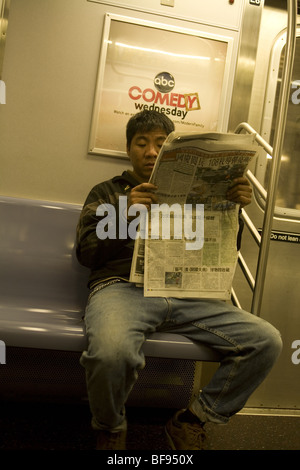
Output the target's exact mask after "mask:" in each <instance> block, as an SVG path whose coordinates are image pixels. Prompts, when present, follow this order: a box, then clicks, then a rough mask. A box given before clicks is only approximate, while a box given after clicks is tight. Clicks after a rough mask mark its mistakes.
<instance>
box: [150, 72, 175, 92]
mask: <svg viewBox="0 0 300 470" xmlns="http://www.w3.org/2000/svg"><path fill="white" fill-rule="evenodd" d="M154 85H155V88H156V89H157V90H158V91H160V92H161V93H169V91H171V90H173V88H174V86H175V80H174V77H173V75H171V74H170V73H168V72H160V73H158V74H157V75H156V77H155V79H154Z"/></svg>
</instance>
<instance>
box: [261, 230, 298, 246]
mask: <svg viewBox="0 0 300 470" xmlns="http://www.w3.org/2000/svg"><path fill="white" fill-rule="evenodd" d="M258 232H259V233H260V234H261V232H262V230H261V228H260V229H258ZM270 238H271V240H275V241H277V242H286V243H300V235H299V234H298V233H287V232H279V231H276V230H272V232H271V237H270Z"/></svg>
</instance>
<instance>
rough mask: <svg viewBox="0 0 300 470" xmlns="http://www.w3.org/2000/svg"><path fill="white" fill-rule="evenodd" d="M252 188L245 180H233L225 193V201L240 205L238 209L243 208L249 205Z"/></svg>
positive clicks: (241, 178)
mask: <svg viewBox="0 0 300 470" xmlns="http://www.w3.org/2000/svg"><path fill="white" fill-rule="evenodd" d="M251 198H252V188H251V186H250V183H249V181H248V179H247V178H245V177H240V178H236V179H235V180H233V184H232V186H231V188H229V190H228V192H227V199H228V200H229V201H232V202H235V203H236V204H240V207H241V208H242V207H245V206H247V205H248V204H250V203H251Z"/></svg>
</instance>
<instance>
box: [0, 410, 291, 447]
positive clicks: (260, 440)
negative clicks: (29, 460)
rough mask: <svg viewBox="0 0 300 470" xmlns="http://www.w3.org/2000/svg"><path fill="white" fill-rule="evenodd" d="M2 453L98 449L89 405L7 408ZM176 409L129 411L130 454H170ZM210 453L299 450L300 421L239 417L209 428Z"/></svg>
mask: <svg viewBox="0 0 300 470" xmlns="http://www.w3.org/2000/svg"><path fill="white" fill-rule="evenodd" d="M1 408H2V409H1V415H0V450H94V448H95V435H94V432H93V431H92V430H91V428H90V413H89V409H88V406H87V405H86V404H62V403H59V404H56V403H51V404H49V403H35V404H33V403H28V402H18V403H11V402H8V403H2V406H1ZM173 412H174V410H170V409H153V408H146V409H145V408H129V409H128V410H127V415H128V439H127V448H128V450H150V451H151V450H152V451H154V450H156V451H162V450H169V447H168V444H167V440H166V437H165V433H164V425H165V423H166V421H167V420H168V419H169V418H170V417H171V416H172V414H173ZM207 435H208V442H209V448H210V449H211V450H300V417H289V416H283V417H281V416H280V417H278V416H249V415H244V414H238V415H236V416H234V417H233V418H232V419H231V421H230V422H229V423H228V424H227V425H225V426H224V425H220V426H216V425H207Z"/></svg>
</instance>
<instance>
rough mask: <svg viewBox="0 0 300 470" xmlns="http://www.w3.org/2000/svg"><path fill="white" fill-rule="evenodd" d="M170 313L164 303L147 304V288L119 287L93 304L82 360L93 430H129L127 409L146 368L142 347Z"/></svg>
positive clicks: (94, 298) (88, 314) (89, 308)
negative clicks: (144, 295) (162, 319)
mask: <svg viewBox="0 0 300 470" xmlns="http://www.w3.org/2000/svg"><path fill="white" fill-rule="evenodd" d="M166 313H167V303H166V301H165V300H164V299H163V298H159V299H152V301H149V299H145V298H144V297H143V289H141V288H137V287H136V286H135V285H132V284H130V283H123V282H118V283H116V284H113V285H110V286H107V287H104V288H103V289H102V290H99V291H98V292H96V293H95V294H94V295H93V296H92V297H91V298H90V300H89V302H88V305H87V308H86V315H85V324H86V333H87V339H88V348H87V350H86V351H84V352H83V354H82V356H81V364H82V365H83V366H84V367H85V370H86V380H87V390H88V397H89V403H90V408H91V412H92V426H93V428H94V429H95V430H102V431H106V432H107V431H108V432H113V433H116V432H122V431H125V430H126V418H125V409H124V405H125V402H126V400H127V398H128V395H129V393H130V391H131V389H132V387H133V385H134V383H135V382H136V379H137V371H138V370H139V369H142V368H143V367H144V365H145V359H144V354H143V352H142V345H143V343H144V341H145V335H147V334H149V333H151V332H153V331H155V328H156V325H157V324H158V323H159V322H160V321H159V317H160V315H162V317H164V315H165V314H166Z"/></svg>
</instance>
